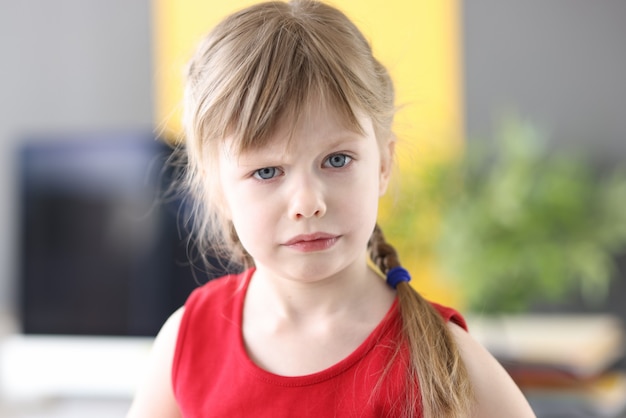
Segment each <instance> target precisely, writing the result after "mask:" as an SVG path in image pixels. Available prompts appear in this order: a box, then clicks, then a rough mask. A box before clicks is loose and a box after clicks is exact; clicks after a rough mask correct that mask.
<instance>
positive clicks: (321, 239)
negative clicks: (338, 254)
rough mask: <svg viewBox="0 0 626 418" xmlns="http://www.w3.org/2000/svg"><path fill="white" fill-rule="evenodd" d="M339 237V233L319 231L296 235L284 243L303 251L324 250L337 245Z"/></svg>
mask: <svg viewBox="0 0 626 418" xmlns="http://www.w3.org/2000/svg"><path fill="white" fill-rule="evenodd" d="M339 238H340V237H339V236H338V235H333V234H327V233H325V232H317V233H314V234H304V235H298V236H295V237H293V238H292V239H290V240H289V241H287V242H285V243H284V244H283V245H284V246H285V247H289V248H291V249H294V250H297V251H302V252H311V251H323V250H326V249H328V248H330V247H332V246H333V245H335V243H336V242H337V240H339Z"/></svg>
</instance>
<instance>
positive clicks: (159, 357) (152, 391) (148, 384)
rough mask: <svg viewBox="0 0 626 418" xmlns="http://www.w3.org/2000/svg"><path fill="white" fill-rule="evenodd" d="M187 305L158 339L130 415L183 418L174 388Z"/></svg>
mask: <svg viewBox="0 0 626 418" xmlns="http://www.w3.org/2000/svg"><path fill="white" fill-rule="evenodd" d="M183 312H184V308H180V309H178V310H177V311H176V312H174V313H173V314H172V316H170V318H169V319H168V320H167V321H166V322H165V324H164V325H163V327H162V328H161V331H159V335H157V337H156V339H155V340H154V345H153V347H152V350H151V352H150V357H149V359H148V363H147V369H146V375H145V376H144V379H143V382H142V384H141V386H140V387H139V389H138V391H137V393H136V394H135V398H134V400H133V403H132V405H131V407H130V410H129V411H128V415H127V416H126V418H180V417H181V414H180V411H179V410H178V405H177V404H176V400H175V399H174V393H173V389H172V379H171V377H172V361H173V358H174V349H175V348H176V339H177V337H178V327H179V325H180V320H181V318H182V315H183Z"/></svg>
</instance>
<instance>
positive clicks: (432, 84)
mask: <svg viewBox="0 0 626 418" xmlns="http://www.w3.org/2000/svg"><path fill="white" fill-rule="evenodd" d="M256 2H257V1H253V0H247V1H246V0H229V1H223V0H154V22H155V24H154V28H155V33H154V37H155V45H156V47H155V51H154V55H155V60H156V62H155V68H156V76H155V97H156V115H157V120H158V121H159V122H161V123H162V127H163V128H164V129H165V131H166V132H169V133H177V132H180V109H179V107H180V106H179V104H180V100H181V97H182V87H181V79H182V74H183V69H184V65H185V62H186V61H187V59H188V58H189V56H190V54H191V52H192V50H193V48H194V47H195V45H196V43H197V41H198V39H199V38H200V37H201V36H202V35H203V34H204V33H206V32H207V31H208V30H209V29H210V28H211V27H212V26H213V25H214V24H215V23H217V22H218V21H219V20H220V19H221V18H222V17H223V16H225V15H226V14H227V13H230V12H232V11H234V10H237V9H240V8H242V7H244V6H247V5H250V4H253V3H256ZM329 2H330V3H331V4H333V5H335V6H337V7H339V8H340V9H342V10H343V11H344V12H345V13H346V14H348V15H349V16H350V17H351V18H352V19H353V20H354V22H355V23H356V24H357V25H358V26H359V27H360V29H361V30H362V31H363V32H364V33H365V35H366V37H368V38H369V39H370V41H371V42H372V45H373V48H374V52H375V54H376V56H377V57H378V58H379V59H380V60H381V61H382V62H383V63H384V64H385V65H386V66H387V68H388V69H389V71H390V72H391V75H392V77H393V79H394V82H395V85H396V90H397V103H398V105H400V106H403V108H402V110H401V111H400V112H399V113H398V115H397V119H396V120H397V122H396V133H397V134H398V136H399V139H400V141H401V142H400V145H399V147H398V162H399V164H398V165H399V169H398V171H397V172H396V173H395V176H396V178H398V182H397V185H396V187H395V188H394V189H393V190H392V191H391V193H389V196H388V197H387V198H386V199H385V200H384V202H383V205H382V208H381V224H382V226H383V229H384V228H385V224H386V223H388V222H389V219H390V218H391V215H392V211H393V206H394V205H395V203H394V200H395V199H398V200H401V199H405V198H406V197H407V196H410V190H411V187H414V185H415V184H416V181H419V174H420V169H421V167H424V166H425V165H427V164H429V163H432V162H433V161H436V160H437V159H439V158H449V157H450V156H453V155H455V154H456V153H457V151H458V150H459V144H460V138H461V126H462V120H461V117H462V116H461V104H460V103H461V100H460V90H461V89H460V76H459V68H460V67H459V63H460V51H459V42H458V37H459V11H460V10H459V9H460V4H459V0H387V1H363V0H334V1H329ZM424 218H426V219H430V221H428V222H426V224H424V223H423V222H422V225H416V226H415V228H416V234H418V235H419V236H420V237H421V239H422V240H423V235H428V234H432V233H433V232H432V229H433V227H434V226H435V225H436V213H434V212H433V213H431V214H429V215H428V216H422V217H421V219H424ZM388 235H389V234H388ZM388 238H390V241H392V242H394V243H395V240H394V237H393V236H389V237H388ZM401 241H402V240H401ZM404 241H406V240H404ZM399 247H400V248H399V250H400V253H401V256H402V257H403V263H404V264H405V265H406V266H407V268H409V269H410V271H411V272H412V273H413V275H414V279H415V280H414V284H415V285H416V287H417V288H419V290H420V291H421V292H422V293H423V294H424V295H425V296H426V297H429V298H431V299H435V300H439V301H441V302H443V303H454V302H455V299H456V298H455V295H454V294H453V293H452V292H451V291H450V289H448V288H447V287H446V286H445V285H443V284H442V283H441V280H439V273H437V271H436V268H435V266H434V263H433V262H432V260H431V258H430V257H429V256H428V255H427V254H426V255H425V254H422V253H419V251H417V250H416V248H411V243H410V242H400V245H399Z"/></svg>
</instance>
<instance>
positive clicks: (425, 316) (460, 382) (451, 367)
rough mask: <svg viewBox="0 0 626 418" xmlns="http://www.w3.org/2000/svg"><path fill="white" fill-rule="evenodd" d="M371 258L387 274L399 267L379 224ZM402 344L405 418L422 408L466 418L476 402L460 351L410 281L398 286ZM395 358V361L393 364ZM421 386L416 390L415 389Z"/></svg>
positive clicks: (433, 413) (426, 412)
mask: <svg viewBox="0 0 626 418" xmlns="http://www.w3.org/2000/svg"><path fill="white" fill-rule="evenodd" d="M367 249H368V253H369V256H370V258H371V259H372V261H373V262H374V263H375V264H376V266H377V267H378V268H379V269H380V270H381V271H382V272H383V273H384V274H385V275H386V274H387V273H388V272H389V270H391V269H393V268H395V267H400V260H399V258H398V253H397V251H396V250H395V248H393V246H392V245H391V244H389V243H388V242H387V241H386V240H385V236H384V235H383V232H382V230H381V229H380V227H379V226H378V225H376V226H375V227H374V231H373V232H372V236H371V237H370V239H369V242H368V248H367ZM396 290H397V293H398V302H399V306H400V314H401V317H402V323H403V326H402V329H403V339H404V341H406V344H407V345H408V348H409V353H410V359H409V365H408V377H407V387H408V388H414V387H419V394H420V395H421V399H420V398H419V397H418V396H417V394H416V392H415V391H412V390H408V391H407V400H406V412H405V415H406V417H412V416H414V412H415V411H416V410H417V409H418V405H421V406H422V410H423V416H424V417H463V416H467V414H468V411H469V409H470V407H469V405H470V403H471V399H472V390H471V386H470V383H469V377H468V375H467V371H466V369H465V366H464V365H463V362H462V360H461V357H460V354H459V351H458V348H457V346H456V344H455V342H454V340H453V338H452V336H451V335H450V333H449V331H448V328H447V325H446V323H445V322H444V320H443V319H442V318H441V315H439V313H438V312H437V311H436V310H435V309H434V308H433V306H432V305H431V304H430V303H429V302H428V301H426V300H425V299H424V298H423V297H422V296H421V295H420V294H419V293H418V292H417V291H415V289H413V287H412V286H411V285H409V283H408V282H401V283H399V284H398V285H397V287H396ZM395 359H396V357H395V356H394V358H393V359H392V361H394V360H395ZM416 384H417V386H416Z"/></svg>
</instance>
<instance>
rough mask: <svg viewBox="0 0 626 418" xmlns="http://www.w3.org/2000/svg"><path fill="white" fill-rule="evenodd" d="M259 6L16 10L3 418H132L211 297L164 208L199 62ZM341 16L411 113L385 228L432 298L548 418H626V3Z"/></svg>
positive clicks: (9, 27) (2, 30) (566, 0)
mask: <svg viewBox="0 0 626 418" xmlns="http://www.w3.org/2000/svg"><path fill="white" fill-rule="evenodd" d="M251 3H254V2H253V1H243V0H238V1H232V2H220V1H215V0H212V1H200V0H185V1H175V0H136V1H132V2H124V1H121V0H107V1H104V0H89V1H79V0H56V1H52V2H51V1H43V0H20V1H17V0H15V1H12V0H0V51H1V52H2V55H1V56H2V64H1V65H0V158H1V159H2V160H1V161H0V416H2V417H5V416H6V417H7V418H8V417H40V416H50V417H53V416H63V417H73V416H85V415H86V414H87V413H88V416H99V415H98V414H101V415H102V416H123V414H124V411H125V409H126V408H127V406H128V403H129V399H130V397H131V396H132V392H133V390H134V387H135V384H136V382H137V379H138V375H139V374H140V371H141V364H142V360H143V358H144V357H145V354H146V352H147V350H148V349H149V346H150V342H151V337H152V336H153V335H154V333H155V332H156V330H157V329H158V327H159V326H160V324H161V323H162V321H163V320H164V318H165V317H167V315H169V313H170V312H172V311H173V310H174V309H175V308H176V307H177V306H178V305H180V304H181V303H183V301H184V299H185V297H186V295H187V294H188V292H189V291H190V290H191V289H192V288H193V287H194V286H196V280H198V281H199V282H203V281H206V280H208V279H209V277H206V276H200V277H192V276H193V275H192V274H191V271H190V269H189V267H188V266H187V265H186V261H187V260H186V249H185V240H184V237H182V236H181V234H180V233H179V229H180V225H179V224H178V222H177V218H176V212H177V210H178V206H177V202H169V203H168V204H166V205H155V196H156V194H157V192H158V190H159V189H160V188H162V187H164V186H166V185H167V184H168V180H169V177H168V176H169V174H170V173H169V172H168V171H167V170H163V168H162V167H163V161H164V160H165V159H166V158H167V156H168V155H169V147H168V146H166V145H164V144H165V142H168V141H175V140H176V138H177V137H178V136H179V134H180V121H179V117H180V97H181V94H182V93H181V78H182V73H183V66H184V63H185V62H186V60H187V58H188V57H189V55H190V53H191V51H192V50H193V47H194V46H195V44H196V42H197V40H198V39H199V37H200V36H201V35H202V34H203V33H205V32H206V31H207V30H208V29H209V28H210V27H211V26H213V25H214V24H215V23H216V22H217V21H218V20H220V19H221V18H222V17H223V16H224V15H225V14H227V13H229V12H231V11H233V10H236V9H238V8H240V7H243V6H245V5H247V4H251ZM332 3H333V4H334V5H336V6H338V7H340V8H341V9H343V10H344V11H345V12H346V13H347V14H348V15H349V16H350V17H351V18H353V19H354V21H355V23H357V25H358V26H359V27H360V28H361V29H362V30H363V31H364V32H365V34H366V36H367V37H368V38H369V39H370V40H371V41H372V44H373V47H374V50H375V53H376V54H377V56H379V57H380V59H381V60H382V61H383V62H384V63H385V64H386V65H387V67H388V68H389V70H390V72H391V74H392V77H393V78H394V81H395V82H396V87H397V90H398V103H399V104H400V105H403V107H402V109H401V110H400V112H399V114H398V117H397V123H396V131H397V133H398V135H399V137H400V140H401V144H400V147H399V150H398V170H397V173H396V176H395V177H396V180H395V184H394V187H393V188H392V190H391V193H389V196H387V197H386V198H385V200H384V202H383V205H382V209H381V223H382V224H383V227H384V228H385V231H386V233H387V235H389V236H390V238H391V239H392V240H393V241H395V242H397V243H398V244H399V247H400V251H401V254H402V255H403V258H404V260H405V261H404V263H405V264H407V266H408V267H409V269H410V270H411V271H412V272H414V275H415V276H416V278H417V280H416V281H415V282H416V283H418V284H417V285H416V286H417V287H418V288H419V290H420V291H421V292H423V293H424V295H425V296H426V297H428V298H430V299H433V300H437V301H440V302H442V303H446V304H452V305H454V306H457V307H459V309H461V310H462V311H463V312H464V313H465V314H466V315H468V318H470V327H472V326H473V329H474V330H475V332H476V335H477V336H478V337H480V338H481V339H483V341H484V342H485V344H486V345H487V346H488V347H489V348H490V349H491V350H492V351H493V352H494V353H495V354H497V356H498V357H499V358H500V359H501V360H502V361H503V362H505V364H506V365H507V368H508V369H509V371H510V372H511V373H512V375H514V377H515V378H516V379H517V381H518V383H519V384H520V385H521V386H523V387H524V388H525V390H526V392H527V394H528V396H529V397H532V401H533V406H534V407H535V408H536V410H537V412H538V415H539V416H546V417H547V416H568V417H572V416H581V417H585V416H587V417H593V416H622V415H623V411H624V408H625V406H626V384H625V383H624V382H625V379H624V377H623V374H622V372H621V371H622V370H623V360H622V358H623V357H622V356H623V342H624V337H623V321H624V320H626V303H624V302H625V298H626V256H625V254H626V249H625V246H624V245H625V243H626V238H625V237H626V232H625V229H626V220H625V219H624V215H623V213H626V210H624V208H625V207H626V206H625V205H626V186H625V184H626V175H625V174H624V168H623V164H624V157H625V156H626V110H625V109H626V49H625V48H624V46H623V42H624V39H626V3H625V2H623V1H620V0H600V1H595V2H588V1H584V0H550V1H521V0H472V1H471V2H460V1H458V0H443V1H438V2H429V1H425V0H424V1H421V0H420V1H410V0H393V1H387V2H384V4H382V3H381V4H379V3H377V2H359V1H356V0H335V1H333V2H332ZM470 157H471V158H470ZM568 179H569V180H570V181H567V180H568ZM572 179H573V181H571V180H572ZM548 180H549V181H548ZM450 185H452V186H453V187H450ZM485 185H487V186H488V187H485ZM531 208H532V209H533V210H534V211H532V212H531V211H530V209H531ZM459 213H461V214H462V216H460V215H459ZM405 231H409V234H407V233H406V232H405ZM572 243H575V244H576V245H573V244H572ZM569 244H572V245H569ZM531 248H532V249H535V250H536V251H535V252H532V251H526V249H531ZM505 250H506V251H505ZM520 254H523V256H522V257H519V255H520ZM468 258H470V260H469V261H468ZM512 266H513V267H512ZM572 266H573V267H572ZM496 267H498V268H496ZM502 288H504V289H505V290H506V292H505V291H504V290H502ZM494 289H498V291H496V290H494ZM542 324H543V326H542ZM546 324H547V325H546ZM546 327H547V328H546ZM503 330H504V331H506V332H503ZM556 331H559V333H557V332H556ZM503 335H504V341H503ZM498 336H499V337H498ZM550 336H552V337H555V336H556V339H558V340H559V341H560V342H561V344H559V343H558V341H557V342H555V341H552V340H550V339H549V337H550ZM592 343H595V344H592ZM512 346H515V348H518V350H517V354H516V355H513V354H512V350H511V347H512ZM520 347H524V349H525V350H526V351H524V350H522V349H521V348H520ZM537 347H539V348H537ZM567 347H569V348H570V349H571V350H570V351H573V352H572V353H570V351H567V350H566V348H567ZM513 351H515V350H513ZM521 352H523V353H524V354H525V355H527V356H526V357H524V356H522V355H520V353H521ZM554 352H556V353H557V354H556V355H555V354H554ZM581 352H586V353H588V354H589V355H587V356H586V357H584V358H581V356H580V353H581ZM565 353H568V355H565ZM564 358H565V359H564ZM557 360H559V361H557ZM554 399H558V402H557V401H554Z"/></svg>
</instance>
